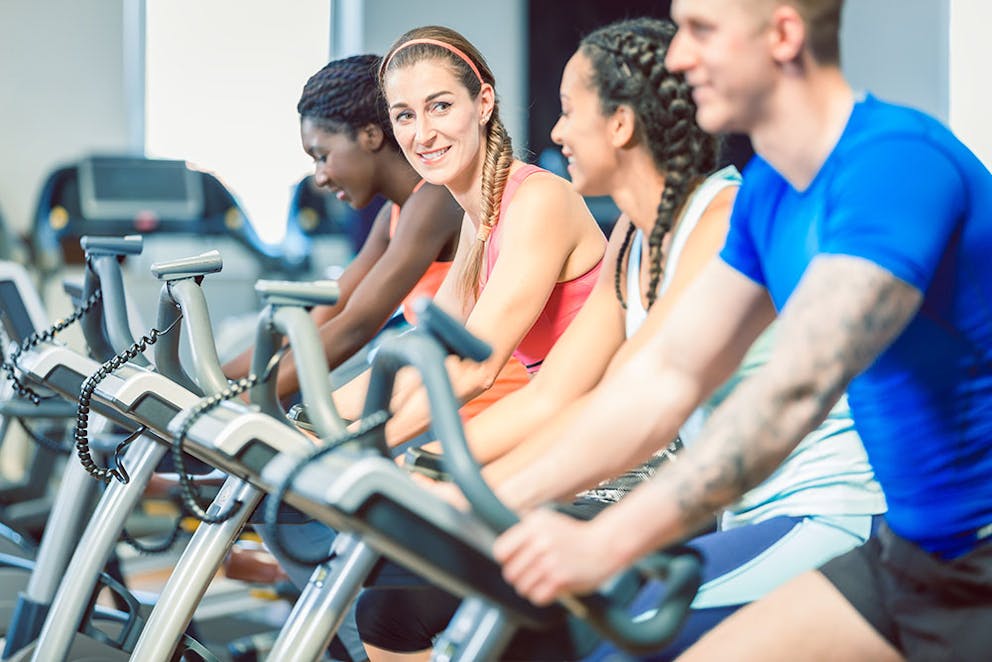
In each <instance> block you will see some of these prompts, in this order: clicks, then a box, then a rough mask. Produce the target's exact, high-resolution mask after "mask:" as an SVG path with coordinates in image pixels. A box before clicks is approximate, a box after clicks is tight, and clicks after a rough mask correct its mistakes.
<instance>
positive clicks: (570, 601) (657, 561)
mask: <svg viewBox="0 0 992 662" xmlns="http://www.w3.org/2000/svg"><path fill="white" fill-rule="evenodd" d="M415 305H416V306H417V319H418V320H419V322H420V324H419V326H418V328H417V330H415V331H414V332H411V333H408V334H405V335H403V336H400V337H397V338H395V339H392V340H390V341H389V342H386V343H383V345H382V346H381V347H380V349H379V353H378V355H377V356H376V360H375V362H374V363H373V366H372V375H371V380H370V385H369V395H368V397H367V400H366V404H365V415H368V414H369V413H371V412H374V411H376V410H378V409H380V408H384V407H386V406H388V404H389V395H390V393H391V391H392V382H393V379H394V377H395V374H396V372H397V371H398V370H399V368H400V367H402V366H403V365H412V366H414V367H415V368H417V370H418V371H419V372H420V375H421V379H422V381H423V384H424V387H425V388H426V389H427V392H428V395H429V400H430V402H431V416H432V426H433V428H434V431H435V432H436V434H437V437H438V438H439V439H440V440H441V444H442V447H443V449H444V455H443V460H442V461H443V463H444V466H445V469H446V470H447V471H448V473H449V474H450V475H451V477H452V480H453V481H454V482H455V483H456V484H457V485H458V487H459V488H460V489H461V490H462V492H463V493H464V495H465V497H466V499H467V500H468V502H469V503H470V504H471V506H472V510H473V512H474V513H475V514H476V515H477V516H478V517H479V518H480V519H482V520H483V521H484V522H485V523H486V524H487V525H489V526H490V527H491V528H493V529H494V530H495V531H497V532H503V531H505V530H506V529H508V528H510V527H511V526H513V525H514V524H516V523H517V522H518V521H519V518H518V517H517V515H516V513H514V512H513V511H512V510H510V509H509V508H508V507H507V506H506V505H505V504H504V503H503V502H502V501H500V500H499V498H498V497H497V496H496V495H495V493H493V491H492V489H491V488H490V487H489V485H488V484H487V483H486V481H485V480H484V479H483V477H482V473H481V471H480V468H479V465H478V463H476V461H475V459H474V458H473V457H472V454H471V451H470V450H469V448H468V443H467V442H466V439H465V431H464V428H463V427H462V423H461V418H460V417H459V415H458V407H457V405H456V404H455V403H456V402H457V401H456V399H455V395H454V392H453V391H452V388H451V382H450V380H449V379H448V374H447V371H446V370H445V368H444V358H445V355H446V354H447V353H452V354H455V355H457V356H459V357H462V358H471V359H472V360H475V361H479V360H484V359H485V358H487V357H488V356H489V354H490V353H491V350H490V348H489V347H488V345H486V343H484V342H483V341H481V340H479V339H478V338H476V337H474V336H473V335H472V334H471V333H469V332H468V331H467V330H465V328H464V327H463V326H462V325H460V324H459V323H458V322H457V321H455V320H454V319H452V318H451V317H449V316H448V315H447V314H446V313H444V312H443V311H442V310H441V309H440V308H438V307H437V306H435V305H434V304H433V303H430V302H429V301H424V300H421V301H418V302H417V304H415ZM641 577H644V578H663V579H665V581H666V583H667V595H666V596H665V598H664V599H663V600H662V601H661V603H660V604H659V605H658V606H657V612H656V613H655V615H654V616H652V617H651V618H649V619H647V620H637V621H635V620H634V619H633V618H632V616H631V615H630V614H629V613H628V612H627V610H626V608H625V606H624V604H623V602H622V600H623V599H624V598H627V597H630V595H631V591H632V589H633V587H635V586H636V585H637V584H639V578H641ZM699 584H700V558H699V556H698V555H697V554H696V553H695V552H694V551H692V550H682V549H680V550H679V552H678V553H677V554H673V553H664V552H658V553H655V554H652V555H650V556H648V557H645V558H644V559H642V560H641V561H639V562H638V563H636V564H635V565H634V567H633V568H631V569H630V570H628V571H626V572H624V573H622V574H621V575H619V576H618V577H616V578H614V579H613V580H611V581H610V582H608V584H607V585H606V586H604V587H601V589H600V590H599V592H597V593H594V594H591V595H586V596H568V597H565V598H562V599H560V602H561V603H562V604H563V605H564V606H565V607H566V608H567V609H568V610H569V611H571V612H572V613H573V614H575V615H576V616H578V617H580V618H581V619H583V620H584V621H586V622H587V623H588V624H589V625H590V626H591V627H592V628H593V629H594V630H596V631H597V632H598V633H599V634H600V635H601V636H603V637H606V638H608V639H611V640H613V641H614V642H616V643H617V645H619V646H620V647H622V648H624V649H626V650H628V651H631V652H634V653H644V652H649V651H654V650H658V649H660V648H662V647H664V646H665V645H666V644H667V643H668V642H669V641H670V640H671V639H672V638H673V637H674V636H675V634H677V632H678V628H679V626H680V625H681V623H682V620H683V619H684V618H685V615H686V613H687V611H688V609H689V605H690V604H691V603H692V600H693V598H694V597H695V594H696V590H697V589H698V588H699Z"/></svg>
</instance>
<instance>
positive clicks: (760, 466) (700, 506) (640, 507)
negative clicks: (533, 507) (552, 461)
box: [595, 375, 840, 569]
mask: <svg viewBox="0 0 992 662" xmlns="http://www.w3.org/2000/svg"><path fill="white" fill-rule="evenodd" d="M839 395H840V392H838V393H837V394H836V396H821V395H815V394H814V393H813V392H812V391H811V390H802V389H796V388H793V387H788V386H785V385H784V384H783V383H781V381H780V383H779V384H776V383H775V379H774V375H756V376H755V377H753V378H752V379H750V380H747V381H745V382H744V383H742V384H741V386H740V387H738V388H737V389H736V390H735V391H734V393H733V394H732V395H731V396H730V397H729V398H728V399H727V401H726V402H725V403H724V405H723V406H721V407H720V408H719V409H718V410H717V411H716V412H715V413H714V414H713V416H712V417H711V418H710V420H709V421H708V422H707V424H706V426H705V428H704V429H703V432H702V434H701V436H700V439H699V440H698V441H697V443H695V444H693V445H692V446H690V447H689V448H687V449H686V450H684V451H683V452H682V453H681V454H680V456H679V460H678V461H677V462H671V463H667V464H665V465H664V466H663V469H662V471H660V472H659V473H658V474H657V475H656V476H655V477H654V478H653V479H652V480H650V481H648V482H647V483H645V484H644V485H642V486H641V487H639V488H638V489H637V490H635V491H634V493H632V494H631V495H630V496H628V497H627V498H626V499H625V500H624V501H623V502H622V503H621V504H619V505H617V506H616V507H614V508H609V509H607V510H606V511H604V512H603V514H602V515H601V516H600V517H598V518H597V519H596V524H595V526H596V527H597V528H599V529H601V532H602V535H604V536H613V535H616V534H617V533H618V532H620V531H624V532H626V535H625V536H621V537H620V538H610V539H613V540H618V541H620V543H619V544H620V549H618V566H617V569H619V568H622V567H624V566H625V565H628V564H629V563H630V562H632V561H634V560H636V559H638V558H640V557H641V556H643V555H645V554H647V553H649V552H652V551H654V550H657V549H660V548H663V547H666V546H668V545H671V544H673V543H675V542H677V541H679V540H682V539H685V538H688V537H690V536H691V535H693V534H694V533H695V532H697V531H698V530H699V529H700V528H702V527H704V526H706V525H708V524H709V523H710V522H712V518H713V516H714V514H715V513H717V512H718V511H720V510H721V509H722V508H725V507H726V506H727V505H729V504H731V503H733V502H735V501H736V500H737V499H739V498H740V497H741V496H742V495H743V494H744V493H745V492H747V491H748V490H750V489H751V488H753V487H755V486H756V485H758V484H759V483H761V482H762V481H763V480H764V479H765V478H767V477H768V476H769V475H770V474H771V473H772V472H773V471H774V470H775V469H776V468H777V467H778V466H779V465H780V464H781V463H782V461H783V460H784V459H785V458H786V456H788V454H789V453H790V452H791V451H792V450H793V449H794V448H795V446H796V444H797V443H798V441H799V440H800V439H802V438H803V437H804V436H805V435H806V434H808V433H809V431H810V430H812V429H813V428H815V427H816V425H817V424H818V422H819V421H820V420H822V418H823V417H824V416H826V414H827V412H828V411H829V409H830V407H831V405H832V403H833V402H834V401H835V400H836V398H837V397H839ZM625 527H632V528H625Z"/></svg>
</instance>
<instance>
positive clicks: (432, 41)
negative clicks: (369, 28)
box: [379, 25, 513, 301]
mask: <svg viewBox="0 0 992 662" xmlns="http://www.w3.org/2000/svg"><path fill="white" fill-rule="evenodd" d="M427 59H440V60H443V61H444V62H445V63H446V64H447V65H448V66H450V67H451V68H452V70H453V72H454V73H455V76H456V77H457V78H458V79H459V80H460V81H461V83H462V85H464V87H465V89H467V90H468V93H469V96H471V97H472V98H473V99H475V98H477V97H478V96H479V92H480V91H481V90H482V84H483V83H488V84H489V85H492V86H493V89H495V87H496V79H495V77H494V76H493V72H492V70H491V69H490V68H489V65H488V64H487V63H486V60H485V58H483V57H482V54H481V53H479V51H478V49H476V48H475V46H473V45H472V44H471V43H470V42H469V41H468V40H467V39H466V38H465V37H463V36H462V35H461V34H459V33H458V32H456V31H455V30H452V29H451V28H447V27H443V26H439V25H428V26H425V27H421V28H414V29H413V30H410V31H409V32H407V33H406V34H404V35H403V36H401V37H400V38H399V39H397V40H396V42H395V43H394V44H393V45H392V47H390V49H389V51H387V53H386V56H385V57H384V58H383V60H382V65H381V66H380V68H379V85H380V86H382V84H383V81H384V80H385V77H386V74H387V73H388V72H390V71H395V70H396V69H402V68H403V67H408V66H411V65H413V64H416V63H417V62H421V61H423V60H427ZM512 163H513V144H512V142H511V140H510V134H509V133H507V131H506V127H504V126H503V122H502V121H501V120H500V117H499V101H498V100H494V105H493V112H492V115H491V116H490V118H489V121H488V122H487V123H486V155H485V160H484V161H483V164H482V206H481V214H480V215H481V218H479V232H478V234H477V236H476V241H475V243H474V244H473V245H472V249H471V252H470V253H469V255H468V259H467V261H466V262H465V268H464V270H463V271H462V273H461V274H459V280H458V286H459V294H460V295H461V297H462V299H463V300H465V301H468V300H469V299H470V298H472V297H475V296H477V295H478V292H479V278H480V275H481V273H482V264H483V261H484V259H485V252H486V242H487V241H488V240H489V236H490V234H491V233H492V230H493V228H494V227H495V226H496V223H497V222H498V221H499V210H500V203H501V201H502V199H503V190H504V189H505V188H506V179H507V176H508V175H509V173H510V165H511V164H512Z"/></svg>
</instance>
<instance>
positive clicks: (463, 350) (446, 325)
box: [413, 297, 493, 361]
mask: <svg viewBox="0 0 992 662" xmlns="http://www.w3.org/2000/svg"><path fill="white" fill-rule="evenodd" d="M413 310H414V312H415V313H416V314H417V326H418V327H420V328H421V329H424V330H426V331H427V332H428V333H430V334H431V335H432V336H434V337H435V338H436V339H437V340H438V341H439V342H440V343H441V344H442V345H443V346H444V348H445V350H446V351H448V352H450V353H451V354H454V355H455V356H458V357H460V358H463V359H470V360H472V361H485V360H486V359H488V358H489V356H490V355H491V354H492V353H493V349H492V347H490V346H489V343H487V342H486V341H484V340H480V339H479V338H476V337H475V336H474V335H472V334H471V333H470V332H469V331H468V330H467V329H466V328H465V327H464V326H462V325H461V324H460V323H459V322H458V321H456V320H455V319H454V318H453V317H451V316H450V315H448V314H447V313H446V312H444V311H443V310H441V309H440V308H439V307H438V306H437V305H436V304H435V303H434V302H433V301H431V300H430V299H429V298H428V297H420V298H419V299H417V300H416V301H414V302H413Z"/></svg>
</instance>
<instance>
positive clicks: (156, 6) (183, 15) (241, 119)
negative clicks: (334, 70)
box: [145, 0, 330, 242]
mask: <svg viewBox="0 0 992 662" xmlns="http://www.w3.org/2000/svg"><path fill="white" fill-rule="evenodd" d="M145 16H146V20H145V26H146V28H145V152H146V154H147V155H148V156H151V157H163V158H179V159H185V160H187V161H190V162H191V163H193V164H194V165H196V166H197V167H199V168H202V169H204V170H209V171H211V172H213V173H214V174H215V175H217V176H218V177H220V179H221V180H222V181H224V182H225V184H227V186H228V187H229V188H230V189H231V190H232V191H233V192H234V193H235V195H237V196H238V199H239V200H240V201H241V203H242V205H243V206H244V208H245V212H246V214H247V215H248V218H249V219H250V220H251V221H252V223H253V224H254V226H255V228H256V230H257V232H258V233H259V235H260V236H261V237H262V239H264V240H266V241H272V242H277V241H279V240H280V239H281V238H282V236H283V234H284V232H285V227H286V212H287V208H288V205H289V195H290V191H291V188H292V186H293V185H294V184H295V183H296V182H297V181H299V180H300V178H301V177H303V176H304V175H305V174H308V173H309V172H311V171H312V169H313V168H312V164H311V162H310V160H309V158H308V157H307V156H306V155H305V154H304V153H303V150H302V149H301V148H300V134H299V119H298V116H297V114H296V102H297V101H298V100H299V97H300V92H301V91H302V89H303V85H304V83H306V80H307V78H308V77H309V76H310V75H311V74H313V73H314V72H316V71H317V70H318V69H320V67H322V66H323V65H324V64H326V63H327V61H328V59H329V58H328V53H329V52H330V49H329V38H330V2H329V0H293V1H292V2H272V1H271V0H210V1H209V2H204V1H203V0H147V5H146V14H145Z"/></svg>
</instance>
